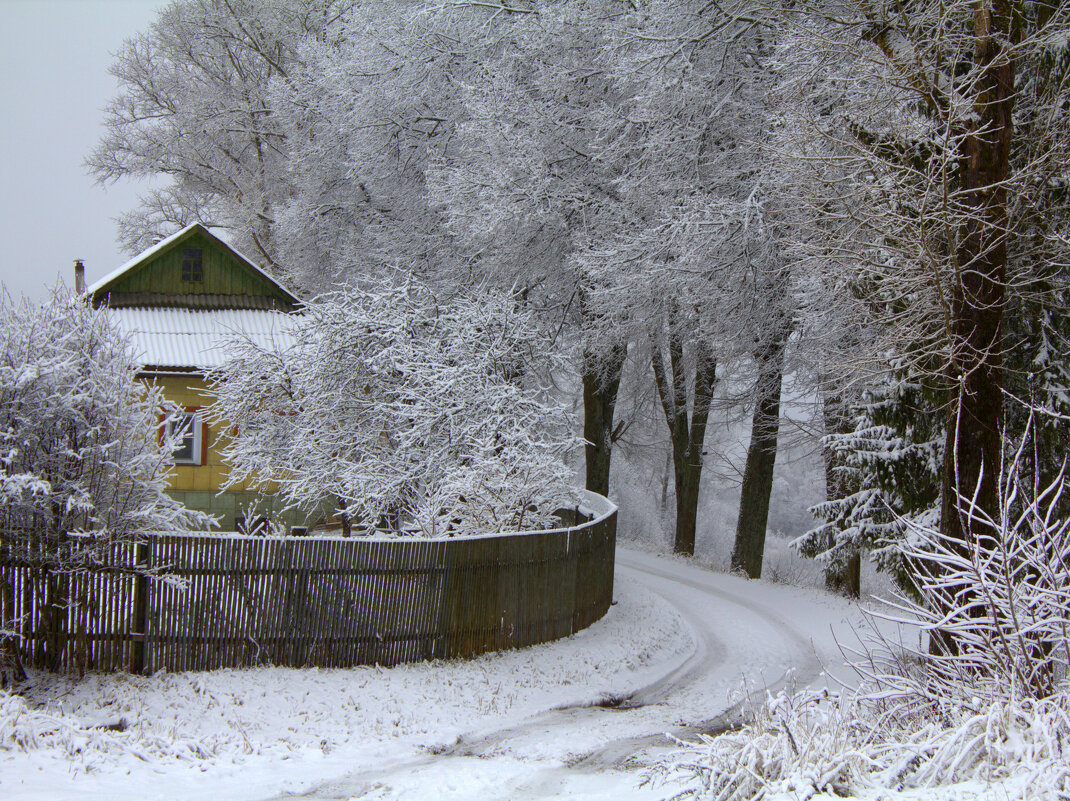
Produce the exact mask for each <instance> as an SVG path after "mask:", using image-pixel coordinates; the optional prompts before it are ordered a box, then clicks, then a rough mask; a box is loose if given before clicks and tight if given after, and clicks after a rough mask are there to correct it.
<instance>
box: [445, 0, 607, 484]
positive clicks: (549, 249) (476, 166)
mask: <svg viewBox="0 0 1070 801" xmlns="http://www.w3.org/2000/svg"><path fill="white" fill-rule="evenodd" d="M627 11H628V9H627V8H626V7H624V6H622V5H621V4H619V3H615V2H606V1H605V0H590V1H589V2H560V1H556V2H540V3H532V4H529V5H525V6H523V7H522V8H516V9H508V8H506V7H505V5H503V6H502V7H500V8H496V7H495V4H482V3H471V4H465V3H460V4H457V5H456V6H455V7H454V10H453V12H452V13H454V14H457V13H463V14H464V15H465V16H466V18H468V19H472V18H473V15H476V16H475V17H474V18H475V19H476V20H477V21H478V22H479V25H478V27H475V28H474V31H475V32H477V33H478V36H479V37H480V41H481V42H482V45H481V47H480V50H479V53H478V58H473V67H472V69H471V70H470V71H469V72H468V73H467V75H466V79H465V85H464V92H463V94H462V95H461V101H462V103H463V108H462V109H460V110H459V112H458V117H457V123H456V128H455V131H454V133H453V134H452V145H451V150H450V152H449V153H446V154H443V156H442V157H440V158H439V159H438V160H437V161H436V162H435V164H434V165H433V169H432V171H431V172H430V174H429V178H430V187H431V191H432V197H433V198H434V199H435V201H436V202H437V203H438V204H439V205H440V206H441V207H442V208H443V209H444V210H445V212H446V214H447V216H448V219H449V226H450V230H451V232H452V233H453V235H454V237H455V239H456V241H458V242H459V243H463V248H464V249H463V251H462V252H463V253H464V256H465V263H466V264H467V265H469V267H470V269H471V270H473V271H475V272H477V274H479V275H486V276H490V277H492V279H493V280H495V281H498V282H503V283H505V284H506V285H511V284H512V283H514V282H515V283H516V284H517V285H518V286H520V287H522V288H523V290H524V292H525V297H526V298H527V300H528V302H529V303H531V304H532V305H533V306H534V307H536V308H539V309H541V310H543V314H544V316H546V317H547V318H548V319H554V318H556V320H557V325H558V326H559V327H560V328H561V329H562V331H563V332H564V333H565V336H564V337H563V338H562V339H563V341H566V342H572V343H575V345H576V348H577V350H578V351H579V356H578V361H579V373H580V378H581V383H582V398H583V411H584V417H583V435H584V438H585V439H586V441H587V446H586V450H585V461H586V485H587V488H588V489H591V490H593V491H595V492H598V493H601V494H606V493H607V492H608V491H609V471H610V456H611V453H612V444H613V437H614V412H615V407H616V402H617V391H618V389H619V386H620V377H621V370H622V368H623V365H624V361H625V359H626V357H627V347H626V335H625V333H624V332H622V331H621V330H620V329H619V328H618V327H616V326H615V325H614V324H613V322H612V321H611V320H610V319H609V317H608V316H607V315H605V314H604V313H603V312H602V311H601V310H600V309H599V308H598V307H597V306H598V304H597V303H596V301H595V300H594V297H593V296H594V295H595V293H597V291H598V290H599V288H600V286H601V285H602V284H601V282H600V280H599V279H598V278H597V277H596V276H594V275H593V274H592V272H591V270H589V269H587V266H586V264H584V263H581V261H580V260H579V259H578V256H579V254H580V253H581V252H583V251H584V250H585V249H587V248H589V243H590V242H591V241H592V240H593V239H595V238H597V237H599V236H602V235H604V234H605V232H606V231H607V230H611V229H614V227H619V226H620V225H621V224H622V222H623V219H622V216H621V198H620V195H619V187H620V177H621V174H622V172H623V168H622V165H621V164H620V162H619V159H618V158H615V157H614V156H613V154H611V153H608V152H607V151H606V150H605V148H604V147H602V145H601V142H600V136H601V135H603V134H604V133H605V132H606V131H607V126H608V125H613V124H616V120H617V119H618V116H617V115H618V112H619V109H620V103H621V99H622V98H621V94H620V87H619V86H618V85H617V84H616V82H615V81H614V79H613V75H612V73H611V70H610V68H609V65H608V64H607V59H611V58H612V56H613V52H614V51H613V47H612V42H611V40H610V38H609V33H610V30H611V28H612V26H613V25H614V24H616V21H617V19H618V18H620V17H621V16H623V15H624V14H626V13H627Z"/></svg>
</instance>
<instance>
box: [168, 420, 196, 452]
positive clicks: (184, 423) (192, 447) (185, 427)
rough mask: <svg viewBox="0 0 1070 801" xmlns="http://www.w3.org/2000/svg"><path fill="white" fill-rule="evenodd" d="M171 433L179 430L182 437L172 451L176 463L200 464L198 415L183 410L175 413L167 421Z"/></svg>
mask: <svg viewBox="0 0 1070 801" xmlns="http://www.w3.org/2000/svg"><path fill="white" fill-rule="evenodd" d="M168 431H169V433H171V434H174V433H175V432H178V431H181V436H182V439H181V440H180V444H179V445H178V447H176V448H175V449H174V451H172V453H173V454H174V458H175V463H176V464H200V458H199V457H200V440H201V438H200V415H198V414H196V413H195V412H185V413H183V414H179V415H176V416H175V417H174V418H173V419H172V420H171V421H170V422H169V423H168Z"/></svg>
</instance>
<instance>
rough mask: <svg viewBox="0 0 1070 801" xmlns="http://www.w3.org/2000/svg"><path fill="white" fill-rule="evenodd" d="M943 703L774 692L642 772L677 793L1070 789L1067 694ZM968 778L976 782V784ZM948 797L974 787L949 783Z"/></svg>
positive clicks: (872, 692)
mask: <svg viewBox="0 0 1070 801" xmlns="http://www.w3.org/2000/svg"><path fill="white" fill-rule="evenodd" d="M973 700H974V703H972V704H969V703H961V702H959V701H958V700H956V701H952V702H949V703H946V704H941V705H936V706H934V705H931V704H928V703H924V702H923V701H922V700H921V699H919V698H914V699H912V701H911V702H910V703H894V702H891V701H889V700H888V699H887V698H885V697H883V696H882V695H881V693H880V692H879V691H878V690H877V689H875V688H870V689H869V690H867V691H862V692H859V693H848V694H844V695H834V694H828V693H825V692H821V693H800V692H795V693H779V694H777V695H775V696H771V697H770V698H768V699H767V701H766V703H765V704H763V705H762V706H761V707H760V708H759V709H758V710H757V711H756V712H755V715H754V718H753V720H751V721H750V722H749V723H748V724H747V725H745V726H743V727H742V728H740V729H739V730H737V731H731V732H728V733H726V734H722V735H719V736H716V737H708V736H704V737H702V738H701V739H700V741H698V742H694V743H684V744H682V747H681V749H680V750H679V751H678V752H676V753H675V754H674V755H673V756H672V758H671V759H670V760H669V761H667V762H666V763H664V764H662V765H660V766H658V768H657V769H656V770H654V771H653V774H652V776H651V778H652V779H655V780H657V779H666V778H667V779H669V780H673V781H681V780H682V781H683V782H685V783H686V785H687V786H686V789H684V790H683V791H682V792H681V793H679V794H678V795H677V796H675V797H676V798H694V799H704V800H706V799H708V800H710V801H714V800H715V801H729V799H732V800H733V801H734V800H735V799H748V800H751V799H753V800H755V801H760V799H770V798H776V799H781V798H783V799H806V798H813V797H815V796H818V795H820V796H821V797H822V798H837V797H854V796H859V797H862V796H863V795H864V797H867V798H868V797H870V796H871V793H870V792H866V791H867V790H868V791H871V792H872V796H873V797H877V798H886V797H888V795H887V794H881V793H880V792H879V791H880V790H891V791H897V790H910V789H915V788H928V789H929V791H930V792H929V793H927V794H925V795H911V796H909V797H911V798H922V797H934V798H936V797H940V798H943V797H944V796H942V795H941V796H938V795H936V794H935V793H934V792H933V789H934V788H936V787H939V786H943V785H949V784H958V783H963V782H975V783H982V784H983V785H987V786H991V785H993V784H998V786H999V791H998V792H997V793H995V794H993V797H997V798H1001V799H1008V801H1011V800H1012V799H1021V801H1042V800H1044V801H1046V800H1047V799H1050V801H1057V799H1058V800H1060V801H1061V799H1063V798H1066V793H1067V792H1068V791H1070V741H1068V738H1070V697H1068V696H1067V695H1066V694H1065V693H1064V694H1062V695H1060V696H1057V697H1055V698H1050V699H1047V700H1045V701H1035V700H1030V699H1021V698H1005V699H1000V700H995V701H991V702H988V703H984V702H980V701H978V700H977V699H973ZM974 789H976V785H975V787H974ZM947 797H948V798H952V797H954V798H958V797H976V794H974V795H962V796H960V795H949V796H947Z"/></svg>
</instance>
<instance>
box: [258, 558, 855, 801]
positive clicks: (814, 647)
mask: <svg viewBox="0 0 1070 801" xmlns="http://www.w3.org/2000/svg"><path fill="white" fill-rule="evenodd" d="M617 580H618V581H629V582H636V583H638V584H640V585H642V586H643V587H644V588H645V589H647V590H649V591H651V592H653V593H656V594H657V595H659V596H661V597H662V598H664V599H665V600H666V602H668V603H669V604H670V605H671V606H672V607H674V608H675V609H676V611H677V612H678V613H679V615H680V616H681V617H682V619H683V620H684V622H685V623H686V624H687V625H688V626H689V627H690V629H691V630H692V635H693V639H694V649H693V650H692V651H691V653H689V654H687V655H685V656H684V658H683V659H677V660H675V661H674V662H670V663H668V664H667V665H666V670H665V673H664V675H662V676H660V677H659V678H657V679H656V680H654V681H652V682H650V683H648V684H646V685H644V686H640V687H635V688H631V689H629V691H628V692H627V693H625V694H623V695H622V696H621V697H618V698H614V699H611V700H609V701H608V702H607V701H606V699H601V701H600V700H599V699H591V703H590V704H585V705H579V706H571V707H563V708H555V709H548V710H545V711H544V712H541V713H539V714H537V715H534V716H532V717H530V718H528V719H527V720H525V721H524V722H522V723H520V724H519V725H514V726H510V727H507V728H503V729H500V730H498V731H494V732H491V733H489V734H480V735H479V736H475V737H471V738H469V737H461V738H459V739H458V741H457V743H456V744H454V745H452V746H449V747H436V748H433V749H430V751H429V752H428V753H426V754H422V755H419V756H416V757H413V756H412V755H410V756H409V757H408V758H405V759H400V760H398V761H397V762H394V763H391V764H386V765H378V766H375V767H374V768H370V769H365V770H357V771H355V772H353V773H351V774H349V775H347V776H344V777H342V778H339V779H336V780H332V781H329V782H326V783H323V784H321V785H318V786H317V787H315V788H314V789H312V790H310V791H307V792H304V793H298V794H284V795H280V796H276V797H274V799H272V801H287V800H292V799H298V798H302V799H313V800H314V801H327V800H328V799H331V800H332V801H341V800H342V799H357V798H369V799H371V798H374V799H384V800H385V799H402V798H410V797H412V798H416V797H426V798H431V797H438V798H457V799H462V798H463V799H467V798H471V799H480V801H497V799H502V801H504V800H505V799H542V798H558V797H575V798H590V799H600V798H603V797H604V798H606V799H609V798H611V797H613V794H614V793H615V792H616V791H615V790H613V789H612V787H610V785H605V790H606V795H605V796H602V795H599V794H598V793H599V791H598V790H597V789H596V790H595V792H594V794H593V795H592V794H590V793H589V792H586V791H583V792H581V791H580V787H581V785H582V787H584V788H586V787H587V786H588V785H589V784H590V782H591V778H592V776H594V775H600V774H601V775H605V774H606V773H607V772H610V773H612V772H617V773H618V774H619V771H621V770H622V769H626V768H628V767H629V766H631V765H633V764H634V759H635V755H636V754H638V753H642V752H647V751H650V750H651V749H658V748H664V747H669V746H670V745H671V743H672V740H671V739H670V736H669V735H671V736H672V737H680V738H686V737H688V736H692V737H693V736H695V735H696V734H698V733H702V732H709V731H713V730H717V729H723V728H727V727H730V726H731V725H733V724H734V723H735V721H736V720H738V718H739V716H740V714H741V709H742V707H743V705H744V703H745V702H746V700H747V699H748V698H753V697H755V695H759V696H761V695H764V693H765V692H767V691H770V690H775V689H779V688H781V687H783V686H784V685H785V684H786V683H787V682H788V681H789V677H791V678H792V679H793V680H794V681H797V682H798V683H800V684H809V683H811V682H812V681H814V680H815V679H817V678H818V677H819V675H820V673H821V670H822V666H823V664H824V663H825V662H827V661H828V660H829V659H830V658H832V651H833V650H835V641H834V640H832V641H831V645H830V641H829V638H828V637H827V632H826V634H825V635H822V634H821V633H820V632H819V631H818V630H817V623H815V617H817V618H820V615H819V614H817V613H816V612H820V610H821V608H822V606H823V604H824V603H825V601H828V596H822V595H821V594H818V593H809V594H808V593H807V591H800V590H798V589H794V588H787V587H779V588H777V587H775V586H771V585H768V584H763V583H760V582H748V581H746V580H745V579H741V578H738V577H733V576H726V575H723V574H718V573H713V572H710V571H708V570H704V569H702V568H699V567H695V566H694V565H693V564H691V563H689V562H686V561H684V560H681V559H674V558H668V557H663V556H659V555H655V554H651V553H646V552H642V551H637V550H631V549H628V548H618V551H617ZM800 593H802V595H800ZM800 599H801V600H800ZM822 599H825V601H823V600H822ZM808 604H809V605H810V606H812V607H813V608H809V607H808V606H807V605H808ZM836 604H839V606H836V607H835V608H834V609H833V612H834V614H833V615H832V617H835V615H836V614H839V612H840V611H842V610H843V608H844V606H843V604H842V602H839V601H836ZM815 610H816V612H815ZM517 765H523V766H524V769H523V770H520V769H518V768H517ZM465 774H468V775H471V776H473V777H478V776H485V777H487V778H486V780H485V781H483V782H482V783H481V782H480V781H479V780H478V779H473V780H472V781H471V782H470V784H471V787H467V785H466V787H467V789H465V788H462V789H461V790H459V791H458V793H454V794H450V793H448V792H446V791H445V789H443V788H442V787H438V786H437V785H436V782H445V783H447V784H449V787H450V788H453V787H454V785H455V784H456V777H457V776H458V775H465ZM516 774H518V776H517V778H502V777H513V776H514V775H516ZM495 777H497V778H495ZM499 779H501V781H499ZM597 786H598V785H597V783H596V787H597ZM415 788H419V791H420V794H419V795H413V794H412V793H413V792H414V791H415ZM630 797H636V798H638V797H640V796H638V795H635V796H630ZM642 797H644V798H645V797H650V798H656V797H658V796H657V795H650V796H646V795H644V796H642Z"/></svg>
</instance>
